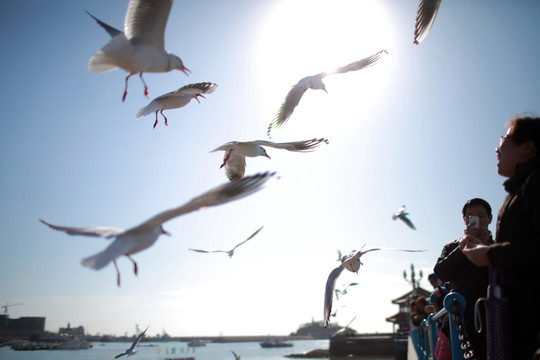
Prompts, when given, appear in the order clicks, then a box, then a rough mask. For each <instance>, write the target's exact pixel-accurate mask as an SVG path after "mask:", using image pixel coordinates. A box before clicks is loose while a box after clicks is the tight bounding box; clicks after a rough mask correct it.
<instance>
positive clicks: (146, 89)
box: [139, 71, 148, 97]
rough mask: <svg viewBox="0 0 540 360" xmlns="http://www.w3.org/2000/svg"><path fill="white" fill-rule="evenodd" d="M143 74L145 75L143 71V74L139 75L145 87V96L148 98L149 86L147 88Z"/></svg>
mask: <svg viewBox="0 0 540 360" xmlns="http://www.w3.org/2000/svg"><path fill="white" fill-rule="evenodd" d="M142 74H143V72H142V71H141V72H140V73H139V77H140V78H141V81H142V83H143V85H144V96H146V97H148V86H146V83H145V82H144V79H143V77H142Z"/></svg>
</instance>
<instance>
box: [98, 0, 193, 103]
mask: <svg viewBox="0 0 540 360" xmlns="http://www.w3.org/2000/svg"><path fill="white" fill-rule="evenodd" d="M172 3H173V0H130V1H129V5H128V8H127V12H126V17H125V20H124V32H122V31H120V30H118V29H115V28H114V27H112V26H110V25H108V24H106V23H104V22H103V21H101V20H99V19H98V18H97V17H95V16H94V15H92V14H91V13H90V12H88V11H87V13H88V15H90V16H91V17H92V18H93V19H94V20H95V21H96V22H97V23H98V24H99V25H100V26H101V27H103V28H104V29H105V31H107V33H109V35H110V36H111V38H112V39H111V40H110V41H109V42H108V43H107V44H106V45H105V46H103V47H102V48H101V50H99V51H98V52H97V53H96V54H94V56H92V57H91V58H90V60H89V62H88V69H89V70H90V71H91V72H92V73H94V74H100V73H103V72H107V71H111V70H114V69H116V68H121V69H124V70H125V71H127V72H128V73H129V75H128V76H127V77H126V85H125V90H124V96H123V97H122V101H124V100H125V99H126V96H127V88H128V80H129V78H130V77H131V76H132V75H135V74H137V73H138V74H139V76H140V78H141V81H142V83H143V85H144V95H146V96H148V87H147V86H146V83H145V82H144V79H143V72H150V73H161V72H169V71H171V70H175V69H176V70H180V71H182V72H183V73H184V74H186V75H188V72H190V71H189V69H187V68H186V67H185V66H184V63H183V62H182V60H181V59H180V58H179V57H178V56H176V55H174V54H170V53H168V52H167V51H166V50H165V41H164V34H165V27H166V25H167V19H168V17H169V13H170V12H171V7H172Z"/></svg>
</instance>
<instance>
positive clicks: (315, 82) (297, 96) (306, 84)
mask: <svg viewBox="0 0 540 360" xmlns="http://www.w3.org/2000/svg"><path fill="white" fill-rule="evenodd" d="M385 54H388V51H386V50H381V51H379V52H378V53H375V54H373V55H371V56H369V57H367V58H364V59H362V60H358V61H355V62H353V63H350V64H348V65H345V66H342V67H339V68H337V69H334V70H331V71H324V72H321V73H319V74H316V75H311V76H306V77H305V78H303V79H301V80H300V81H298V83H297V84H296V85H293V87H292V88H291V90H289V93H288V94H287V96H286V97H285V100H284V101H283V103H282V104H281V107H280V108H279V111H278V112H277V114H276V116H275V117H274V119H273V120H272V121H271V122H270V124H269V125H268V131H267V135H268V137H270V132H271V131H272V129H274V128H279V127H282V126H283V125H285V123H286V122H287V120H288V119H289V117H290V116H291V115H292V113H293V111H294V109H295V108H296V106H297V105H298V104H299V103H300V100H301V99H302V96H303V95H304V93H305V92H306V91H307V90H308V89H314V90H324V91H325V92H327V91H326V87H325V86H324V83H323V81H322V80H323V78H324V77H326V76H329V75H334V74H343V73H346V72H349V71H356V70H361V69H365V68H367V67H369V66H371V65H373V64H375V63H376V62H377V61H379V59H381V57H382V56H383V55H385Z"/></svg>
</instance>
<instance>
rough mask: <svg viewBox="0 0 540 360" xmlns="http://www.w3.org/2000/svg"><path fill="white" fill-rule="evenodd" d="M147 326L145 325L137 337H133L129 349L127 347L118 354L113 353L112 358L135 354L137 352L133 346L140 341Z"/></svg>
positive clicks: (137, 344)
mask: <svg viewBox="0 0 540 360" xmlns="http://www.w3.org/2000/svg"><path fill="white" fill-rule="evenodd" d="M149 327H150V326H147V327H146V329H144V331H143V332H142V333H141V334H140V335H139V336H137V338H136V339H135V341H134V342H133V344H131V346H130V348H129V349H127V350H126V351H124V352H121V353H120V354H118V355H115V356H114V357H113V358H112V359H118V358H119V357H122V356H124V355H127V356H128V357H130V356H133V355H135V354H136V353H137V350H135V348H136V347H137V346H139V343H140V342H141V339H142V338H143V336H144V334H145V333H146V330H148V328H149ZM112 359H111V360H112Z"/></svg>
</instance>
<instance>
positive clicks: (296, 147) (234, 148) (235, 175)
mask: <svg viewBox="0 0 540 360" xmlns="http://www.w3.org/2000/svg"><path fill="white" fill-rule="evenodd" d="M323 142H324V143H326V144H328V140H327V139H323V138H320V139H311V140H304V141H293V142H284V143H275V142H272V141H267V140H255V141H244V142H242V141H231V142H228V143H226V144H223V145H221V146H219V147H217V148H215V149H214V150H212V151H210V152H216V151H225V156H224V157H223V164H221V166H220V168H222V167H225V175H227V178H228V179H229V180H231V181H233V180H238V179H241V178H243V177H244V174H245V173H246V156H248V157H257V156H264V157H267V158H268V159H270V156H269V155H268V154H267V153H266V150H265V148H264V147H263V146H268V147H273V148H276V149H284V150H288V151H296V152H308V151H312V150H314V149H315V148H316V147H317V146H319V145H320V144H321V143H323Z"/></svg>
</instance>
